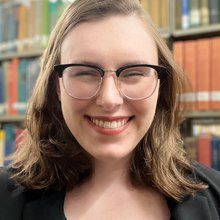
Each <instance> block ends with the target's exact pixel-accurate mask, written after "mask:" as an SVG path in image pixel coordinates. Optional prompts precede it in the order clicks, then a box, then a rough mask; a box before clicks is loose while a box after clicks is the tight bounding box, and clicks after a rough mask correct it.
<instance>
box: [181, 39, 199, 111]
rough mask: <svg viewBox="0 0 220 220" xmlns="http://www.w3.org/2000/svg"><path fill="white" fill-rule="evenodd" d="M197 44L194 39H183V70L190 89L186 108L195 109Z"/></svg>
mask: <svg viewBox="0 0 220 220" xmlns="http://www.w3.org/2000/svg"><path fill="white" fill-rule="evenodd" d="M196 48H197V44H196V41H195V40H190V41H185V43H184V68H183V69H184V72H185V74H186V75H187V77H188V79H189V81H190V83H191V89H190V91H188V92H187V94H186V98H185V99H186V102H187V105H186V106H188V107H187V108H188V109H187V110H190V111H191V110H195V109H196V92H197V87H196V86H197V85H196V73H197V63H196V60H197V49H196Z"/></svg>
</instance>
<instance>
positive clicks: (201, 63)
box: [196, 38, 211, 110]
mask: <svg viewBox="0 0 220 220" xmlns="http://www.w3.org/2000/svg"><path fill="white" fill-rule="evenodd" d="M210 46H211V44H210V39H208V38H207V39H200V40H198V41H197V74H196V83H197V94H196V95H197V109H198V110H210V72H211V59H210V57H211V47H210Z"/></svg>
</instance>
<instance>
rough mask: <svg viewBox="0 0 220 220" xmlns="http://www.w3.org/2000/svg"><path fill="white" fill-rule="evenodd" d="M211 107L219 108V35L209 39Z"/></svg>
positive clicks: (213, 108)
mask: <svg viewBox="0 0 220 220" xmlns="http://www.w3.org/2000/svg"><path fill="white" fill-rule="evenodd" d="M211 109H212V110H220V37H216V38H212V39H211Z"/></svg>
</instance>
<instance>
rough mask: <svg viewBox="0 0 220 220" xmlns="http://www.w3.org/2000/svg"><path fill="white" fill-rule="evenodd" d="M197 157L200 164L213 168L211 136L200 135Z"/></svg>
mask: <svg viewBox="0 0 220 220" xmlns="http://www.w3.org/2000/svg"><path fill="white" fill-rule="evenodd" d="M197 156H198V162H200V163H202V164H204V165H206V166H208V167H211V166H212V156H211V135H210V134H200V135H199V136H198V141H197Z"/></svg>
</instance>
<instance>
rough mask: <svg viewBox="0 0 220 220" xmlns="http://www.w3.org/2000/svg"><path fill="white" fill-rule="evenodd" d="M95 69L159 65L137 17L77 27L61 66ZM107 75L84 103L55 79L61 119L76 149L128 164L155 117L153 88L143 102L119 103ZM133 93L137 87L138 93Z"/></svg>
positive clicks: (64, 46) (120, 98)
mask: <svg viewBox="0 0 220 220" xmlns="http://www.w3.org/2000/svg"><path fill="white" fill-rule="evenodd" d="M68 63H82V64H88V63H89V64H94V65H96V66H99V67H102V68H103V69H108V70H116V69H118V68H119V67H121V66H124V65H126V64H140V63H146V64H154V65H157V64H158V54H157V48H156V45H155V42H154V40H153V39H152V37H151V36H150V34H149V33H148V30H147V28H146V26H145V25H144V23H143V22H142V21H141V20H140V19H139V18H137V17H136V16H112V17H109V18H106V19H103V20H99V21H92V22H84V23H81V24H79V25H77V26H76V27H75V28H73V30H72V31H71V32H70V33H69V34H68V35H67V36H66V38H65V39H64V42H63V44H62V47H61V64H68ZM113 74H115V73H114V72H111V73H110V72H106V73H105V77H104V79H103V82H102V85H101V88H100V90H99V92H98V94H97V95H96V96H95V97H93V98H91V99H88V100H79V99H75V98H72V97H70V96H69V95H68V94H67V93H66V92H65V90H64V88H63V83H62V80H61V79H60V81H59V85H60V100H61V106H62V112H63V116H64V119H65V121H66V124H67V126H68V127H69V129H70V131H71V132H72V134H73V135H74V137H75V138H76V139H77V141H78V142H79V143H80V145H81V146H82V147H83V148H84V149H85V150H86V151H87V152H88V153H89V154H90V155H92V156H93V158H95V159H97V160H109V161H113V160H118V159H120V160H121V159H128V158H129V157H130V156H131V154H132V151H133V150H134V149H135V147H136V145H137V144H138V143H139V141H140V140H141V139H142V138H143V136H144V135H145V134H146V133H147V131H148V129H149V127H150V125H151V123H152V120H153V118H154V114H155V109H156V104H157V99H158V88H159V83H158V84H157V88H156V90H155V92H154V93H153V95H152V96H151V97H149V98H148V99H145V100H139V101H134V100H128V99H126V98H124V97H123V96H122V95H121V94H120V92H119V90H118V88H117V85H116V84H117V83H116V81H115V77H114V76H113ZM137 89H138V88H137Z"/></svg>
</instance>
